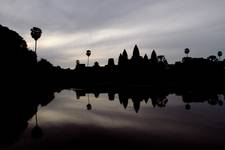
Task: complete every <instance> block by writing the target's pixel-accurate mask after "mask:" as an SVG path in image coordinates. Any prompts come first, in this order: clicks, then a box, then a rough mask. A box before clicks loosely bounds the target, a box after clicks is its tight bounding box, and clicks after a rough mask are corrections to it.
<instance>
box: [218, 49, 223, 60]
mask: <svg viewBox="0 0 225 150" xmlns="http://www.w3.org/2000/svg"><path fill="white" fill-rule="evenodd" d="M217 55H218V56H219V60H220V57H221V56H222V55H223V52H222V51H219V52H218V53H217Z"/></svg>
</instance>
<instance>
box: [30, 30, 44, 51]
mask: <svg viewBox="0 0 225 150" xmlns="http://www.w3.org/2000/svg"><path fill="white" fill-rule="evenodd" d="M41 33H42V31H41V29H40V28H38V27H33V28H32V29H31V36H32V38H33V39H34V40H35V53H37V40H38V39H39V38H40V37H41Z"/></svg>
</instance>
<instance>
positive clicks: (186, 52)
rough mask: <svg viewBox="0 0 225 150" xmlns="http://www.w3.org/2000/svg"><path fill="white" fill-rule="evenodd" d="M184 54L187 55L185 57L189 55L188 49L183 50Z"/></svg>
mask: <svg viewBox="0 0 225 150" xmlns="http://www.w3.org/2000/svg"><path fill="white" fill-rule="evenodd" d="M184 53H185V54H186V55H187V57H188V54H189V53H190V49H189V48H185V49H184Z"/></svg>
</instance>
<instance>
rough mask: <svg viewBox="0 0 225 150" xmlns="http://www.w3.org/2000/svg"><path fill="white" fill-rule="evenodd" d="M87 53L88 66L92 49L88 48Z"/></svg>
mask: <svg viewBox="0 0 225 150" xmlns="http://www.w3.org/2000/svg"><path fill="white" fill-rule="evenodd" d="M86 55H87V57H88V62H87V66H89V57H90V56H91V50H87V51H86Z"/></svg>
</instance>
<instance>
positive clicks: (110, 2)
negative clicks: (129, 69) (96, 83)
mask: <svg viewBox="0 0 225 150" xmlns="http://www.w3.org/2000/svg"><path fill="white" fill-rule="evenodd" d="M224 8H225V1H224V0H217V1H212V0H183V1H180V0H170V1H168V0H158V1H155V0H65V1H62V0H38V1H37V0H3V1H1V6H0V21H1V22H0V23H1V24H3V25H6V26H8V27H10V28H11V29H13V30H16V31H17V32H18V33H20V34H21V35H22V36H25V35H27V34H29V32H30V31H29V30H30V28H31V27H32V26H39V27H40V28H42V30H43V36H46V40H47V36H48V35H49V34H53V33H55V35H56V36H59V37H60V36H62V37H61V38H62V39H67V38H69V37H70V35H76V34H77V35H82V34H84V35H86V36H82V38H83V39H81V40H82V42H79V41H69V42H65V43H64V44H63V43H62V44H61V45H58V43H57V44H55V45H51V46H50V47H48V48H43V49H42V50H40V56H41V57H45V58H47V59H49V60H50V61H51V62H53V63H54V64H55V65H61V66H64V67H68V66H70V67H71V66H74V59H83V56H81V54H79V53H80V52H82V50H84V49H85V48H91V49H93V50H94V52H95V55H98V54H99V55H101V56H99V57H98V58H99V61H101V62H102V63H106V59H104V57H118V54H119V53H120V52H121V51H122V50H123V49H124V48H126V49H128V53H129V54H131V53H132V48H133V45H134V44H136V43H137V44H139V45H140V49H141V53H142V54H144V53H148V54H149V53H150V52H151V50H152V49H156V50H157V52H158V53H160V54H165V55H166V56H168V59H169V60H170V62H174V61H177V60H179V59H180V57H182V55H183V49H184V48H185V47H190V48H191V49H192V51H191V53H192V55H193V56H197V57H199V56H207V55H209V54H214V53H215V52H214V51H215V50H216V49H220V50H222V51H223V52H224V49H225V46H224V42H225V40H224V39H225V20H224V17H225V11H224ZM111 29H116V30H115V31H117V29H118V31H127V32H129V33H127V34H125V33H123V32H121V33H118V34H116V36H112V37H111V36H110V33H108V35H109V36H106V38H100V39H97V37H95V33H96V34H97V33H98V34H100V33H101V31H111ZM104 34H107V32H106V33H105V32H104ZM67 35H68V36H67ZM26 40H31V39H26ZM40 42H41V41H40ZM224 53H225V52H224ZM96 58H97V57H96Z"/></svg>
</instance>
